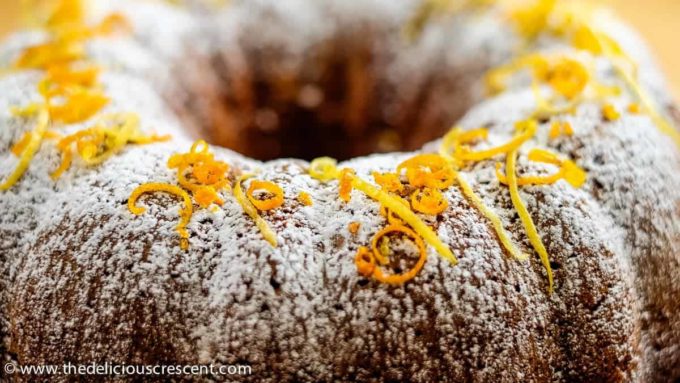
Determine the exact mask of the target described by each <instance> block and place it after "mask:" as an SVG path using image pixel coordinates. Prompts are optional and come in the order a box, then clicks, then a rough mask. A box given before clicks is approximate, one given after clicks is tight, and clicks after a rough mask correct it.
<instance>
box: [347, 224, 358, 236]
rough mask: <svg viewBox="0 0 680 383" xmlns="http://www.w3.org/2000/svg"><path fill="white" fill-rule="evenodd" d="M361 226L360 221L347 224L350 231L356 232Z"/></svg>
mask: <svg viewBox="0 0 680 383" xmlns="http://www.w3.org/2000/svg"><path fill="white" fill-rule="evenodd" d="M360 227H361V223H359V222H356V221H354V222H350V223H349V225H347V230H349V232H350V233H352V234H356V233H357V232H359V228H360Z"/></svg>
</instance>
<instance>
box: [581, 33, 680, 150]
mask: <svg viewBox="0 0 680 383" xmlns="http://www.w3.org/2000/svg"><path fill="white" fill-rule="evenodd" d="M588 28H589V29H590V32H591V34H592V36H593V37H594V38H595V40H596V42H597V47H598V49H600V51H601V52H602V53H603V54H604V55H605V56H606V57H608V58H609V59H611V61H612V64H613V65H614V70H616V72H617V73H618V75H619V76H620V77H621V78H622V79H623V81H624V82H625V83H626V85H627V86H628V88H629V89H630V91H631V92H632V93H633V95H635V97H636V98H637V99H638V102H639V103H640V106H641V107H642V110H644V111H645V112H646V113H647V114H648V115H649V116H650V118H651V119H652V121H653V122H654V123H655V124H656V126H657V128H658V129H659V131H660V132H661V133H663V134H665V135H667V136H669V137H670V138H671V139H672V140H673V141H674V142H675V144H676V145H677V146H678V147H680V132H679V131H678V130H677V129H675V128H674V127H673V125H672V124H671V123H670V122H668V120H667V119H666V118H665V117H664V116H663V115H661V114H660V113H659V112H658V110H657V107H656V105H655V102H654V101H653V100H652V97H651V96H650V95H649V94H648V93H647V91H646V90H645V89H643V88H642V86H641V85H640V83H639V82H638V80H637V79H636V78H635V74H634V73H635V72H637V71H636V68H635V66H633V69H632V70H628V69H627V68H625V66H624V65H622V63H621V62H619V61H618V60H617V58H620V59H623V60H624V61H626V62H628V63H630V61H632V60H631V59H630V58H629V57H628V56H627V55H626V54H625V53H624V52H623V50H622V49H621V47H620V46H619V44H617V43H616V41H614V40H613V39H612V38H611V37H609V36H608V35H607V34H605V33H603V32H600V31H596V30H594V29H592V28H590V27H588Z"/></svg>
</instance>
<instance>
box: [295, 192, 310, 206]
mask: <svg viewBox="0 0 680 383" xmlns="http://www.w3.org/2000/svg"><path fill="white" fill-rule="evenodd" d="M297 199H298V201H300V203H301V204H303V205H305V206H312V205H313V204H314V202H313V201H312V196H311V195H309V193H307V192H305V191H302V192H300V194H298V198H297Z"/></svg>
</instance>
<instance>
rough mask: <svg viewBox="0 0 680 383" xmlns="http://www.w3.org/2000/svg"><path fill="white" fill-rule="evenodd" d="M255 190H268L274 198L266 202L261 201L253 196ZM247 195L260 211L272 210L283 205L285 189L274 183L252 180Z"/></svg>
mask: <svg viewBox="0 0 680 383" xmlns="http://www.w3.org/2000/svg"><path fill="white" fill-rule="evenodd" d="M255 190H266V191H267V192H269V193H271V194H273V196H272V197H270V198H268V199H265V200H260V199H257V198H255V196H254V195H253V193H254V192H255ZM246 195H247V196H248V199H249V200H250V202H251V203H252V204H253V205H254V206H255V207H256V208H257V209H258V210H271V209H276V208H277V207H279V206H281V205H283V189H281V187H280V186H279V185H277V184H275V183H273V182H269V181H259V180H252V181H251V182H250V186H249V187H248V191H247V192H246Z"/></svg>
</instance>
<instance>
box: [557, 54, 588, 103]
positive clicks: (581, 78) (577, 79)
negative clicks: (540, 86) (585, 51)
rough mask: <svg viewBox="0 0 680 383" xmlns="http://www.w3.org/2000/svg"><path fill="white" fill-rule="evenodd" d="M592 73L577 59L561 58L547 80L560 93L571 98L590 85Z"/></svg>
mask: <svg viewBox="0 0 680 383" xmlns="http://www.w3.org/2000/svg"><path fill="white" fill-rule="evenodd" d="M589 80H590V74H589V73H588V70H587V69H586V68H585V66H583V64H581V62H579V61H577V60H573V59H571V58H568V57H563V58H561V59H559V60H558V61H557V62H556V63H555V65H554V66H553V67H551V68H550V71H549V73H548V78H547V82H548V84H550V86H551V87H552V88H553V89H554V90H555V91H556V92H557V93H559V94H561V95H562V96H564V97H565V98H567V99H569V100H571V99H573V98H575V97H576V96H578V95H579V94H581V93H582V92H583V90H584V89H585V87H586V85H588V81H589Z"/></svg>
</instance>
